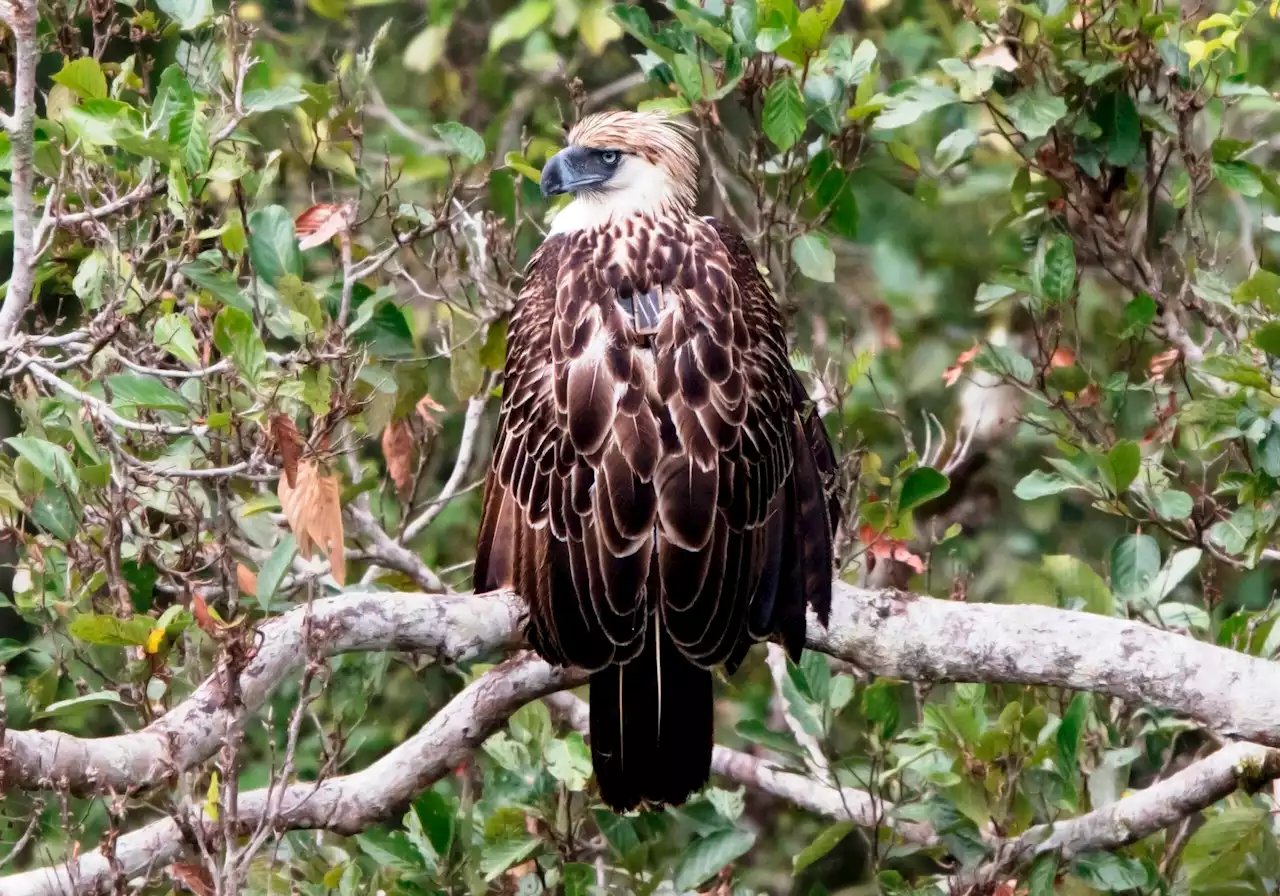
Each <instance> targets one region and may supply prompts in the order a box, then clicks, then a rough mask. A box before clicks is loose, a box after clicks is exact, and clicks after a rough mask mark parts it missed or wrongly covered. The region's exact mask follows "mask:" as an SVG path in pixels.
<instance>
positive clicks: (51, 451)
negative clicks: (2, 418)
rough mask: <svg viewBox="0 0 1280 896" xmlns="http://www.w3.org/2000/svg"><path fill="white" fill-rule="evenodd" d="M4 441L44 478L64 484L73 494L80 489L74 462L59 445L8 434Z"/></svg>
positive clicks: (31, 437) (30, 437)
mask: <svg viewBox="0 0 1280 896" xmlns="http://www.w3.org/2000/svg"><path fill="white" fill-rule="evenodd" d="M5 443H6V444H7V445H8V446H9V447H10V448H12V449H13V450H14V451H16V452H18V455H19V456H20V457H24V458H26V460H27V462H28V463H29V464H31V466H33V467H35V468H36V469H37V470H39V471H40V472H41V474H43V476H44V478H45V479H48V480H49V481H50V482H53V483H56V484H57V485H64V486H66V487H67V488H68V489H70V490H71V492H72V493H73V494H74V493H75V492H78V491H79V490H80V478H79V477H78V476H77V475H76V468H75V464H73V463H72V462H71V455H70V454H68V453H67V450H66V449H65V448H63V447H62V446H61V445H54V444H53V443H52V442H46V441H45V440H44V439H37V438H35V437H34V436H10V437H9V438H7V439H5Z"/></svg>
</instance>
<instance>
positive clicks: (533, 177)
mask: <svg viewBox="0 0 1280 896" xmlns="http://www.w3.org/2000/svg"><path fill="white" fill-rule="evenodd" d="M503 164H505V165H506V166H507V167H508V168H510V169H512V170H513V171H518V172H520V176H521V177H524V178H526V179H527V180H530V181H533V182H534V183H535V184H540V183H542V172H541V171H539V170H538V169H537V168H534V167H533V165H531V164H530V163H529V160H528V159H526V158H525V157H524V154H523V153H519V152H515V151H514V150H513V151H511V152H509V153H507V154H506V156H505V157H504V158H503Z"/></svg>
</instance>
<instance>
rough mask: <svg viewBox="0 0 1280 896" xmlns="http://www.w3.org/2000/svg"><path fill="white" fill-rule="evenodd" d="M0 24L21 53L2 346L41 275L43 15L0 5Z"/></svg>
mask: <svg viewBox="0 0 1280 896" xmlns="http://www.w3.org/2000/svg"><path fill="white" fill-rule="evenodd" d="M0 19H2V20H3V21H4V23H5V24H6V25H8V26H9V30H11V31H12V32H13V39H14V45H15V47H16V59H15V61H14V66H15V71H14V78H13V96H14V100H13V113H12V114H10V115H6V116H5V120H4V128H5V130H6V131H8V132H9V143H10V150H11V156H10V159H11V161H10V164H11V166H12V167H11V175H10V181H9V183H10V187H11V192H10V197H9V201H10V203H11V207H12V209H13V271H12V273H10V275H9V288H8V292H6V293H5V297H4V304H3V305H0V343H3V342H5V341H6V340H8V338H9V337H10V336H12V335H13V334H14V333H16V332H17V331H18V324H19V323H21V321H22V315H23V314H25V313H26V311H27V306H28V305H30V304H31V295H32V290H33V289H34V287H35V273H36V204H35V188H36V181H35V177H36V166H35V120H36V65H37V64H38V63H39V61H40V50H39V47H38V46H37V43H36V23H37V21H38V19H39V15H38V13H37V10H36V0H0Z"/></svg>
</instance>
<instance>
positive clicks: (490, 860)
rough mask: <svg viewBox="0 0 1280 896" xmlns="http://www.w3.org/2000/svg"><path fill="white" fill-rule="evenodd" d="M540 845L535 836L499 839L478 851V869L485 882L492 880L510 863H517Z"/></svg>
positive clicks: (510, 864) (540, 842)
mask: <svg viewBox="0 0 1280 896" xmlns="http://www.w3.org/2000/svg"><path fill="white" fill-rule="evenodd" d="M541 845H542V841H541V840H539V839H538V838H537V837H522V838H519V839H515V840H499V841H498V842H497V843H491V844H489V845H487V846H485V848H484V849H483V851H481V853H480V871H481V873H482V874H484V879H485V881H486V882H488V881H491V880H493V879H494V878H495V877H497V876H498V875H499V874H502V872H504V871H506V870H507V869H508V868H510V867H511V866H512V865H518V864H519V863H520V862H523V861H524V860H525V859H527V858H529V856H531V855H533V853H534V850H536V849H537V848H538V847H539V846H541Z"/></svg>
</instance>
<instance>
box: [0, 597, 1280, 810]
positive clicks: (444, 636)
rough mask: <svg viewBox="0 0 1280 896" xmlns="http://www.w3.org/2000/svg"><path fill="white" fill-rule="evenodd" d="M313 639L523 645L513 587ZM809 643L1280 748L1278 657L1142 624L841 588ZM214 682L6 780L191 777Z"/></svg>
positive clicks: (337, 613) (266, 664) (224, 718)
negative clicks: (1159, 715)
mask: <svg viewBox="0 0 1280 896" xmlns="http://www.w3.org/2000/svg"><path fill="white" fill-rule="evenodd" d="M305 612H306V611H305V609H303V608H299V609H296V610H293V611H292V612H290V613H288V614H286V615H284V616H282V617H280V618H278V619H273V620H270V621H269V622H266V623H264V624H263V625H262V626H260V628H259V634H260V638H261V643H260V644H259V645H258V649H257V654H256V656H255V657H254V659H253V660H252V661H251V662H250V663H249V664H248V666H247V667H246V668H245V670H244V671H243V672H242V673H241V674H240V682H239V688H238V690H236V691H232V692H234V693H239V694H240V695H241V700H242V701H243V703H244V706H245V708H246V709H248V710H249V711H250V712H253V711H255V710H257V709H258V708H259V707H260V706H261V705H262V703H263V702H264V701H265V700H266V697H267V695H268V694H269V693H270V692H271V690H272V689H273V688H275V686H276V685H277V684H279V683H280V681H281V680H283V679H284V678H285V677H286V676H287V675H288V674H289V673H290V672H291V671H292V670H294V669H295V668H297V667H298V666H299V665H300V664H301V663H302V662H303V661H304V657H303V656H302V655H301V647H300V645H301V633H302V625H303V619H304V614H305ZM312 612H313V617H314V618H313V622H312V626H313V629H312V634H311V639H312V640H311V643H312V644H313V645H315V648H314V649H316V650H319V651H321V652H324V653H327V654H336V653H343V652H348V651H361V650H407V651H425V652H434V653H440V654H443V655H445V656H450V657H454V658H461V657H469V656H475V655H477V654H480V653H483V652H485V651H488V650H503V649H511V648H513V647H515V646H517V645H518V644H519V643H521V638H520V633H519V631H518V621H519V617H520V613H521V606H520V603H519V601H518V600H517V599H516V598H514V597H512V596H510V595H497V594H495V595H488V596H435V595H426V594H393V593H387V592H370V593H359V592H356V593H349V594H344V595H342V596H339V597H333V598H327V599H325V600H320V601H316V603H315V605H314V609H313V611H312ZM809 646H810V647H812V648H813V649H815V650H820V651H822V652H824V653H828V654H830V655H832V656H835V657H839V658H841V659H844V660H847V661H849V662H852V663H856V664H857V665H859V666H861V667H863V668H865V669H867V670H868V671H870V672H873V673H875V674H877V675H884V676H891V677H894V678H902V679H909V680H915V681H983V682H1008V683H1016V684H1036V685H1052V686H1058V687H1065V688H1072V689H1075V690H1082V691H1094V692H1098V693H1105V694H1109V695H1112V696H1116V697H1122V698H1124V699H1126V700H1133V701H1137V702H1141V703H1146V704H1151V705H1154V706H1159V707H1162V708H1164V709H1169V710H1173V711H1176V712H1179V713H1182V714H1184V715H1187V716H1190V717H1191V718H1194V719H1196V720H1198V721H1200V722H1202V723H1204V724H1205V725H1207V726H1209V727H1211V728H1213V729H1215V730H1217V731H1218V732H1220V733H1223V734H1228V735H1232V736H1235V737H1238V738H1240V739H1244V740H1252V741H1257V742H1260V743H1264V744H1269V745H1273V746H1275V745H1280V666H1277V665H1276V664H1275V663H1270V662H1267V661H1265V660H1261V659H1257V658H1255V657H1251V656H1248V655H1246V654H1242V653H1237V652H1235V651H1231V650H1226V649H1224V648H1221V647H1215V646H1213V645H1210V644H1204V643H1202V642H1199V641H1196V640H1194V639H1192V638H1188V637H1184V636H1182V635H1177V634H1173V633H1170V632H1163V631H1159V630H1157V629H1154V628H1151V627H1150V626H1147V625H1144V624H1142V623H1138V622H1127V621H1125V620H1120V619H1111V618H1109V617H1105V616H1096V615H1093V614H1089V613H1076V612H1071V611H1066V610H1055V609H1052V608H1049V607H1040V606H1028V605H1000V604H968V603H952V602H948V601H943V600H935V599H933V598H927V597H918V596H914V595H900V594H897V593H895V592H876V591H868V590H866V589H861V588H854V587H852V586H848V585H843V584H838V585H837V589H836V599H835V602H834V607H833V610H832V614H831V627H830V629H827V630H824V629H822V627H821V626H820V625H819V624H818V622H817V621H816V620H813V619H811V620H810V636H809ZM228 692H229V691H228V689H227V688H226V687H225V686H224V685H223V683H222V681H221V679H220V678H219V676H218V675H215V676H213V677H212V678H210V679H209V680H208V681H206V682H205V683H204V684H203V685H201V686H200V688H199V689H198V690H197V691H196V692H195V693H194V694H193V695H192V696H191V697H190V698H189V699H187V700H186V701H184V702H183V703H182V704H181V705H179V706H178V707H177V708H175V709H174V710H173V711H172V712H170V713H169V714H168V715H166V716H165V717H164V718H162V719H160V720H159V721H157V722H156V723H154V724H153V725H151V726H150V727H148V728H145V729H143V730H142V731H140V732H137V733H135V734H125V735H119V736H116V737H107V738H97V739H82V738H76V737H72V736H70V735H66V734H62V733H60V732H56V731H10V732H8V736H7V739H6V741H5V743H4V744H3V747H2V748H0V785H3V786H6V787H18V788H21V789H40V788H48V787H61V786H66V787H70V788H72V789H74V790H78V791H92V792H105V791H107V790H115V791H125V790H129V789H132V788H136V787H138V786H140V785H142V784H150V783H155V782H158V781H160V780H163V779H164V778H166V777H168V776H171V775H174V774H177V773H179V772H181V771H185V770H187V769H190V768H192V767H194V766H195V765H197V764H199V763H200V762H202V761H204V760H205V759H207V758H208V757H209V756H211V755H213V753H214V752H215V751H216V750H217V749H218V746H219V745H220V743H221V741H222V737H223V735H224V734H225V733H226V731H227V727H228V725H229V724H231V721H232V719H233V717H234V713H233V712H232V711H231V710H229V709H228V708H227V707H226V706H225V705H224V704H225V698H224V696H223V695H225V694H226V693H228Z"/></svg>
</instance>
